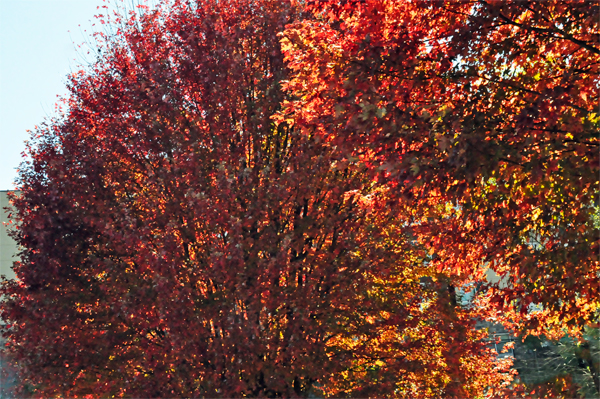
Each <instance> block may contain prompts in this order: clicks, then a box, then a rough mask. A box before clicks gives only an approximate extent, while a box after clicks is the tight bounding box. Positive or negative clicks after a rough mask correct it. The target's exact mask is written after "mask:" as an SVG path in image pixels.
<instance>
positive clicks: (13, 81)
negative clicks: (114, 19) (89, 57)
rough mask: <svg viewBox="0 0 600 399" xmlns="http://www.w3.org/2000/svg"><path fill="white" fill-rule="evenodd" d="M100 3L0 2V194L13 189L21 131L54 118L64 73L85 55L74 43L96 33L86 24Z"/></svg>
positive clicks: (64, 0) (73, 0) (98, 0)
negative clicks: (48, 118)
mask: <svg viewBox="0 0 600 399" xmlns="http://www.w3.org/2000/svg"><path fill="white" fill-rule="evenodd" d="M103 4H104V3H103V2H102V0H0V190H9V189H13V188H14V185H13V181H14V179H15V177H16V176H17V167H18V166H19V164H20V162H21V152H23V150H24V149H25V144H24V141H25V140H27V139H28V137H29V134H28V133H27V130H28V129H34V127H35V126H36V125H38V124H40V123H41V122H43V120H44V118H45V117H48V116H52V115H54V104H55V103H56V101H57V97H56V96H57V95H64V94H66V88H65V82H66V76H67V74H69V73H70V71H75V70H77V69H79V68H77V66H78V65H79V64H80V63H81V62H82V61H83V58H82V55H83V54H85V52H86V49H85V48H83V47H82V48H81V49H79V50H76V44H81V43H83V42H84V41H85V40H86V37H87V35H89V34H90V33H91V31H92V30H93V29H96V27H92V21H93V20H94V15H95V14H98V13H99V12H100V11H98V10H97V9H96V7H97V6H99V5H100V6H101V5H103ZM69 31H70V32H69ZM84 31H87V33H86V32H84ZM74 42H75V44H74ZM78 54H79V55H78Z"/></svg>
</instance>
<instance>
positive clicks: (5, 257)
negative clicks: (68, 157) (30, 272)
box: [0, 191, 17, 398]
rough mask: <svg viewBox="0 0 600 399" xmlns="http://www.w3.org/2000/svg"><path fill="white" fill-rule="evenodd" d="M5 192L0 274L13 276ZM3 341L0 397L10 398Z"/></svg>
mask: <svg viewBox="0 0 600 399" xmlns="http://www.w3.org/2000/svg"><path fill="white" fill-rule="evenodd" d="M7 194H8V191H0V275H5V276H6V277H8V278H14V277H15V274H14V272H13V270H12V264H13V262H14V261H15V260H16V257H15V256H16V254H17V244H16V243H15V241H14V240H13V239H12V238H10V237H9V236H8V229H9V228H10V226H11V222H10V220H9V218H8V213H7V212H5V209H4V208H7V207H10V203H9V201H8V196H7ZM0 323H2V324H3V323H4V321H3V320H0ZM3 341H4V339H3V338H2V337H0V398H10V397H13V396H12V395H11V393H12V392H11V388H12V387H13V386H14V385H15V383H16V377H15V374H14V370H13V369H12V368H11V367H10V365H9V362H8V361H7V358H6V355H5V354H4V352H3V351H2V344H3Z"/></svg>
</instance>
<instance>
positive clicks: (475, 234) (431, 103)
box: [282, 0, 600, 389]
mask: <svg viewBox="0 0 600 399" xmlns="http://www.w3.org/2000/svg"><path fill="white" fill-rule="evenodd" d="M310 4H311V5H310V8H311V11H312V12H313V16H314V18H312V19H305V20H303V21H299V22H297V23H295V24H294V25H292V26H290V27H288V29H286V32H285V33H284V36H283V41H282V45H283V49H284V53H285V54H286V57H287V58H286V60H287V61H288V65H289V67H290V68H291V69H292V70H293V73H292V79H291V80H290V83H289V84H287V90H289V92H291V93H294V94H295V95H296V96H297V97H296V98H295V100H294V101H292V102H289V103H287V105H286V115H289V116H288V117H293V118H294V119H295V120H296V122H297V123H298V124H300V125H302V126H303V128H304V129H305V131H306V132H310V134H318V135H320V136H321V137H322V138H323V140H324V141H326V142H328V143H329V144H330V145H331V146H335V147H344V148H345V149H346V153H347V156H349V157H352V156H357V155H358V154H360V156H363V157H364V158H365V159H366V160H367V164H369V166H370V168H371V170H372V173H373V175H374V176H377V178H378V179H379V180H381V181H385V182H386V184H394V185H395V186H396V187H397V188H396V194H397V197H398V201H400V202H408V203H410V204H411V207H412V208H413V209H416V210H419V212H420V214H421V215H423V218H424V222H423V223H420V224H419V226H418V227H419V237H420V242H421V243H422V244H423V245H426V246H427V247H428V248H430V251H431V252H432V254H434V259H433V262H434V263H436V264H437V267H438V268H439V270H444V271H445V272H446V273H447V274H448V275H449V276H451V279H452V281H453V283H452V285H454V286H465V285H467V286H468V285H469V284H473V283H475V284H478V285H482V284H483V286H486V285H489V284H487V282H486V280H485V278H484V275H483V272H485V271H486V269H488V270H492V271H494V272H495V274H498V275H499V276H500V277H501V279H500V281H499V282H498V283H496V284H494V285H493V286H492V287H490V289H488V290H486V291H485V292H486V294H487V296H486V297H480V299H481V301H480V302H479V305H480V306H482V307H488V310H489V313H488V316H487V317H488V318H491V319H494V320H498V321H503V322H504V323H505V324H506V325H510V326H512V327H513V328H516V329H519V330H523V331H525V333H526V334H539V333H541V332H546V333H549V334H551V335H552V334H556V335H555V337H558V336H560V334H561V333H562V332H564V331H565V329H566V330H567V331H571V333H573V334H578V332H581V331H582V329H583V328H584V327H585V326H586V325H594V324H596V323H597V322H598V298H599V297H600V293H599V292H598V287H600V284H599V280H598V278H599V263H598V250H599V246H598V234H597V229H598V226H599V225H598V222H597V220H598V213H599V211H598V209H599V208H598V202H597V199H598V188H599V187H598V173H599V170H598V165H599V158H598V144H599V140H598V127H599V125H598V123H599V119H598V118H599V116H598V112H597V107H598V103H599V101H598V100H599V99H598V85H599V81H598V77H599V76H600V75H599V70H598V65H599V61H600V44H599V37H600V36H599V28H598V17H599V8H598V3H597V2H588V1H543V2H542V1H539V2H536V1H484V0H474V1H461V2H456V1H436V2H393V1H385V0H372V1H342V2H340V1H315V2H311V3H310ZM436 206H437V207H448V209H449V210H450V213H452V215H448V214H446V215H444V216H443V217H441V218H440V217H439V216H436V214H432V213H431V210H432V209H435V207H436ZM437 215H440V214H439V213H438V214H437ZM488 273H489V272H488ZM482 288H483V287H482ZM549 331H553V332H549ZM585 367H587V368H588V369H589V372H590V373H591V374H592V375H594V376H595V377H594V378H595V381H598V370H597V367H598V363H597V362H594V361H589V362H587V363H586V364H585ZM596 385H597V384H596ZM596 389H599V388H598V386H596Z"/></svg>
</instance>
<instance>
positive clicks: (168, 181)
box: [1, 0, 510, 397]
mask: <svg viewBox="0 0 600 399" xmlns="http://www.w3.org/2000/svg"><path fill="white" fill-rule="evenodd" d="M301 17H302V11H301V10H300V9H298V8H297V6H296V5H294V4H292V3H288V2H281V1H270V0H264V1H263V0H260V1H259V0H257V1H242V0H237V1H236V0H232V1H227V2H222V1H216V0H215V1H202V2H186V1H174V2H172V3H171V4H170V5H168V6H165V7H164V8H162V9H160V8H159V9H146V10H145V11H143V12H141V13H139V14H133V13H132V14H131V15H130V16H129V17H128V18H125V19H123V20H117V21H116V22H115V23H116V25H115V26H117V27H118V30H117V31H116V33H115V35H114V36H102V37H101V39H102V40H104V42H103V44H101V50H102V51H101V54H102V56H101V57H100V58H99V59H98V62H96V63H95V64H94V65H93V66H92V67H91V68H89V69H88V70H84V71H80V72H78V73H76V74H74V75H73V76H72V77H71V78H70V85H69V89H70V96H69V97H68V98H67V100H66V102H65V106H66V111H65V112H64V114H63V115H62V116H61V117H59V118H57V119H55V120H52V121H50V122H49V123H48V124H47V125H45V126H43V127H41V128H40V129H38V130H37V131H36V132H35V133H34V136H33V137H32V141H31V142H30V144H29V147H28V153H29V156H30V157H31V161H30V162H29V163H27V164H25V165H24V167H23V169H22V171H21V174H20V181H19V188H20V190H21V195H20V196H18V197H15V198H14V199H13V200H14V205H15V208H16V217H17V219H18V220H19V225H18V229H17V230H16V231H15V235H14V236H15V238H16V239H17V241H18V243H19V245H21V247H22V248H23V250H22V252H21V253H20V256H21V261H20V262H18V263H17V264H16V265H15V272H16V275H17V277H18V279H17V280H16V281H13V282H5V283H4V285H3V287H2V290H1V293H2V294H3V295H5V299H4V301H3V302H2V305H1V306H2V307H1V311H2V318H3V319H5V320H7V321H8V323H9V325H8V326H7V328H6V329H5V331H4V335H5V336H6V337H7V339H8V351H9V352H10V353H11V355H12V356H13V357H14V359H15V361H16V363H17V365H18V367H19V370H20V376H21V382H22V386H21V391H22V392H21V394H31V395H34V396H41V397H50V396H66V397H98V396H102V397H104V396H106V397H108V396H116V397H125V396H135V397H173V396H177V397H199V396H222V397H239V396H254V397H259V396H260V397H280V396H286V397H290V396H307V395H309V393H311V392H314V391H315V390H320V391H321V392H322V393H324V394H326V395H336V396H341V395H357V394H365V395H374V394H377V395H385V396H397V397H415V396H419V397H439V396H447V397H448V396H463V397H464V396H478V395H479V396H480V395H482V394H483V393H485V392H488V391H489V389H490V387H499V386H501V385H502V384H504V383H506V382H507V381H508V380H509V379H510V377H509V376H508V375H507V374H506V372H507V366H508V364H507V363H506V362H498V361H496V359H495V356H494V354H493V353H492V352H491V351H490V350H489V349H487V348H486V345H485V342H484V341H483V340H482V339H483V338H484V336H485V334H484V332H481V331H479V332H478V331H476V330H475V329H474V319H475V316H477V314H478V312H479V311H478V310H477V309H474V308H463V307H461V306H460V305H459V304H457V302H456V296H455V288H454V286H453V285H452V283H451V280H449V277H448V275H447V273H446V272H445V271H443V270H441V271H440V270H438V269H437V265H436V263H435V262H432V258H431V255H430V254H429V253H428V252H427V248H425V247H424V246H423V245H422V244H420V243H419V242H418V241H417V239H416V238H417V232H418V231H417V229H415V228H414V226H416V225H417V224H418V223H417V219H415V212H414V210H412V209H409V208H406V207H400V206H396V207H390V206H388V204H389V203H390V191H389V189H388V187H386V186H384V185H377V184H374V181H373V179H372V176H371V175H370V174H369V173H367V171H368V166H369V162H370V160H368V159H361V158H359V157H355V158H348V157H347V156H346V155H345V154H344V153H340V151H339V150H337V149H336V148H334V147H332V146H330V145H328V143H327V142H326V141H323V140H322V138H321V137H320V136H319V135H316V134H311V135H307V134H305V133H306V132H305V131H304V130H300V129H299V128H298V127H297V126H299V125H297V124H296V122H295V120H293V119H286V118H282V116H283V114H280V113H279V111H280V105H281V103H282V102H283V101H284V100H285V99H287V100H288V101H289V100H292V99H293V97H292V95H288V94H285V93H283V92H282V90H281V83H282V82H283V81H284V80H285V79H286V78H287V72H286V69H285V68H284V63H283V56H282V54H281V52H280V49H279V37H278V33H279V32H281V31H282V30H283V29H284V26H285V25H286V24H288V23H291V22H293V21H295V20H298V19H299V18H301ZM274 116H275V117H274ZM431 212H441V213H443V212H446V213H447V212H448V210H447V209H445V208H443V209H437V208H435V209H434V207H432V210H431ZM418 220H420V219H418Z"/></svg>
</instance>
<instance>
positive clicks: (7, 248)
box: [0, 191, 17, 278]
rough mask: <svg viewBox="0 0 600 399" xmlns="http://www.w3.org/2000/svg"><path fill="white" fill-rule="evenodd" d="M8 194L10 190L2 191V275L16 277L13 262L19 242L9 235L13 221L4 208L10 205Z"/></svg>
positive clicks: (0, 239) (0, 267)
mask: <svg viewBox="0 0 600 399" xmlns="http://www.w3.org/2000/svg"><path fill="white" fill-rule="evenodd" d="M7 194H8V191H0V222H2V223H1V224H2V226H1V227H0V275H5V276H6V277H8V278H14V276H15V275H14V273H13V270H12V264H13V262H14V261H15V260H16V258H15V255H16V254H17V244H16V243H15V242H14V240H13V239H12V238H10V237H9V236H8V229H9V228H10V226H11V221H10V220H9V218H8V213H7V212H5V209H4V208H7V207H10V204H9V201H8V196H7Z"/></svg>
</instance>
